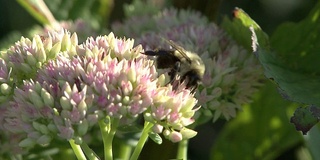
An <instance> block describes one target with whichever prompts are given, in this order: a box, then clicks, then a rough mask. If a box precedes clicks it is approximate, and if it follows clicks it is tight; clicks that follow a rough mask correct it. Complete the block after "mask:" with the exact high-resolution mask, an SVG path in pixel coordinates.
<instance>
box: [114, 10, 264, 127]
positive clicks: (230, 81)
mask: <svg viewBox="0 0 320 160" xmlns="http://www.w3.org/2000/svg"><path fill="white" fill-rule="evenodd" d="M131 21H135V23H134V24H138V25H129V24H130V23H131ZM140 23H141V25H139V24H140ZM142 24H146V25H145V26H143V25H142ZM146 26H147V27H146ZM113 30H114V31H115V32H116V33H119V34H123V35H130V36H133V37H135V39H136V42H137V43H139V44H142V46H143V47H144V48H145V49H146V50H150V49H151V50H152V49H157V48H167V49H169V47H170V46H169V45H168V44H165V42H164V41H162V40H161V38H165V39H170V40H173V41H175V42H176V43H178V44H179V45H181V46H182V47H183V48H185V49H186V50H188V51H192V52H195V53H198V54H199V55H200V57H201V58H202V59H203V61H204V63H205V66H206V71H205V74H204V77H203V81H202V86H200V87H199V89H198V92H197V93H196V97H197V99H198V100H199V104H200V105H201V106H203V107H202V108H203V109H206V110H209V111H211V112H212V117H213V120H214V121H215V120H217V119H218V118H219V117H220V116H221V115H222V116H223V117H224V118H225V119H227V120H229V119H230V118H232V117H235V116H236V111H237V110H241V105H243V104H245V103H249V102H251V97H252V94H253V93H254V92H255V91H256V90H257V87H259V86H261V85H262V84H261V82H262V78H263V76H262V71H261V68H260V66H259V64H258V62H257V61H256V59H255V58H254V56H253V54H251V53H250V52H249V51H247V50H245V49H244V48H243V47H241V46H239V45H238V44H236V43H235V41H233V40H232V39H231V38H230V37H228V35H227V34H226V33H225V32H224V31H223V30H222V29H220V28H219V27H218V26H217V25H216V24H214V23H209V22H208V20H207V19H206V18H205V17H204V16H202V15H201V14H200V13H198V12H194V11H190V10H176V9H166V10H164V11H162V12H160V13H158V14H155V15H148V16H143V17H142V18H141V19H139V17H135V16H133V17H130V18H129V19H128V20H125V21H124V23H123V24H119V23H117V24H114V25H113Z"/></svg>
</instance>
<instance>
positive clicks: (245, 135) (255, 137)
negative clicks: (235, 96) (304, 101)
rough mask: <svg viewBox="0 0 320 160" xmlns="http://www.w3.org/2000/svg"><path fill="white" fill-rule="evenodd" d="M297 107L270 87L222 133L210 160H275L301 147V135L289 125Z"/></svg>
mask: <svg viewBox="0 0 320 160" xmlns="http://www.w3.org/2000/svg"><path fill="white" fill-rule="evenodd" d="M284 106H286V107H284ZM295 107H296V106H295V105H293V104H292V103H289V102H288V101H284V100H283V98H282V97H281V96H280V95H279V94H278V93H277V90H276V89H275V87H274V86H273V84H271V83H267V84H266V85H265V86H264V87H263V88H262V89H261V92H259V93H258V94H257V96H256V97H255V98H254V102H253V103H252V104H251V105H250V106H244V108H243V112H240V113H239V114H238V115H237V117H236V118H235V119H233V120H232V121H230V122H229V123H228V124H227V125H226V126H225V128H224V129H223V130H222V132H221V133H220V136H219V137H217V142H216V143H215V144H214V146H213V148H212V152H211V153H212V154H211V159H239V157H241V159H261V160H263V159H275V158H276V157H278V156H279V155H280V154H281V153H282V152H284V151H286V150H288V149H289V148H292V147H293V146H295V145H297V144H299V143H301V142H302V137H301V134H300V133H298V132H296V131H295V128H294V126H293V125H292V124H290V123H289V117H288V114H289V115H290V114H291V113H292V110H293V109H294V108H295ZM288 112H291V113H288Z"/></svg>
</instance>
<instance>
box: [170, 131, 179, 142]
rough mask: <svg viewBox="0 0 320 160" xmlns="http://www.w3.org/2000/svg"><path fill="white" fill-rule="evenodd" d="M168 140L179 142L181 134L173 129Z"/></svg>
mask: <svg viewBox="0 0 320 160" xmlns="http://www.w3.org/2000/svg"><path fill="white" fill-rule="evenodd" d="M169 140H171V141H172V142H173V143H175V142H179V141H181V140H182V135H181V133H179V132H177V131H173V132H171V133H170V135H169Z"/></svg>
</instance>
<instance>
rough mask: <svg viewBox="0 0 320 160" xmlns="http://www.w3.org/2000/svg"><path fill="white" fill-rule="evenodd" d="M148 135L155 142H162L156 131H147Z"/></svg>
mask: <svg viewBox="0 0 320 160" xmlns="http://www.w3.org/2000/svg"><path fill="white" fill-rule="evenodd" d="M149 137H150V138H151V139H152V140H153V141H154V142H155V143H157V144H161V143H162V138H161V136H160V135H159V134H157V133H154V132H149Z"/></svg>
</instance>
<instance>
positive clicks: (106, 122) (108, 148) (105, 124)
mask: <svg viewBox="0 0 320 160" xmlns="http://www.w3.org/2000/svg"><path fill="white" fill-rule="evenodd" d="M119 121H120V119H117V118H114V119H111V118H110V117H106V119H102V120H100V121H99V126H100V130H101V135H102V140H103V146H104V159H105V160H109V159H113V154H112V141H113V137H114V134H115V133H116V131H117V127H118V125H119Z"/></svg>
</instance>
